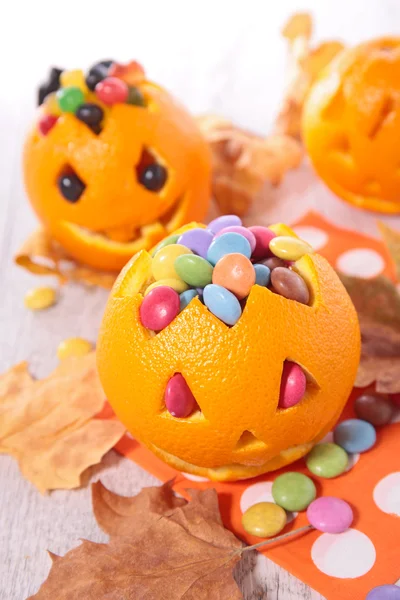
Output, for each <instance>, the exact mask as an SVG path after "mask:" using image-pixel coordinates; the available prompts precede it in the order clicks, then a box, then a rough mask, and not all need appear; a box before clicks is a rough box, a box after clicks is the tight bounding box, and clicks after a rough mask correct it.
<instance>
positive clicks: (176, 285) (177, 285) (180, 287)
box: [144, 277, 189, 296]
mask: <svg viewBox="0 0 400 600" xmlns="http://www.w3.org/2000/svg"><path fill="white" fill-rule="evenodd" d="M162 285H166V286H167V287H170V288H172V289H173V290H175V292H178V294H182V293H183V292H185V291H186V290H187V289H188V288H189V286H188V284H187V283H185V282H184V281H182V279H173V278H172V277H170V278H168V279H159V280H158V281H155V282H154V283H152V284H150V285H149V287H148V288H147V290H146V291H145V293H144V295H145V296H147V294H148V293H149V292H151V290H154V288H156V287H160V286H162Z"/></svg>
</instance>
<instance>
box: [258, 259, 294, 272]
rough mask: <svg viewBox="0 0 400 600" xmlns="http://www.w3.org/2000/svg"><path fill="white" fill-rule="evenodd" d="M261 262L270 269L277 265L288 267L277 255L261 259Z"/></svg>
mask: <svg viewBox="0 0 400 600" xmlns="http://www.w3.org/2000/svg"><path fill="white" fill-rule="evenodd" d="M262 264H263V265H265V266H266V267H268V269H270V271H273V270H274V269H276V268H277V267H285V268H286V267H288V263H287V262H286V261H285V260H282V259H281V258H278V257H277V256H270V257H269V258H265V259H264V260H263V261H262Z"/></svg>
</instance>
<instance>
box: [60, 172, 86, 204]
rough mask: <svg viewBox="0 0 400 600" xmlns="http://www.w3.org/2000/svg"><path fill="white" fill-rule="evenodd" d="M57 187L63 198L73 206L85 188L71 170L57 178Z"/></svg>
mask: <svg viewBox="0 0 400 600" xmlns="http://www.w3.org/2000/svg"><path fill="white" fill-rule="evenodd" d="M57 186H58V189H59V190H60V192H61V195H62V196H63V198H65V200H67V201H68V202H71V203H73V204H74V203H75V202H78V200H79V198H80V197H81V196H82V194H83V192H84V191H85V188H86V186H85V184H84V183H83V181H82V180H81V179H79V177H78V175H77V174H76V173H74V172H73V171H72V170H71V171H68V172H64V173H63V174H61V175H60V176H59V178H58V180H57Z"/></svg>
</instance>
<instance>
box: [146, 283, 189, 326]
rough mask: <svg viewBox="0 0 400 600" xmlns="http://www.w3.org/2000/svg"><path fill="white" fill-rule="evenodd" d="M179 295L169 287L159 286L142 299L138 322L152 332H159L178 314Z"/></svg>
mask: <svg viewBox="0 0 400 600" xmlns="http://www.w3.org/2000/svg"><path fill="white" fill-rule="evenodd" d="M179 305H180V302H179V294H177V293H176V292H175V290H173V289H172V288H170V287H167V286H165V285H160V286H159V287H155V288H154V289H152V290H151V292H149V293H148V294H147V296H145V297H144V298H143V302H142V304H141V305H140V310H139V315H140V321H141V323H142V325H143V326H144V327H147V329H151V330H152V331H161V330H162V329H164V328H165V327H167V325H169V324H170V323H171V321H173V320H174V319H175V317H176V316H177V315H178V314H179Z"/></svg>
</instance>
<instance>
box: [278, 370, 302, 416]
mask: <svg viewBox="0 0 400 600" xmlns="http://www.w3.org/2000/svg"><path fill="white" fill-rule="evenodd" d="M306 385H307V380H306V376H305V375H304V372H303V370H302V369H301V367H299V365H296V363H293V362H290V361H288V360H287V361H285V363H284V365H283V372H282V379H281V391H280V395H279V405H278V406H279V408H290V407H291V406H294V405H295V404H298V402H300V400H301V399H302V398H303V396H304V394H305V392H306Z"/></svg>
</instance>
